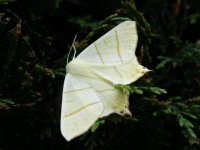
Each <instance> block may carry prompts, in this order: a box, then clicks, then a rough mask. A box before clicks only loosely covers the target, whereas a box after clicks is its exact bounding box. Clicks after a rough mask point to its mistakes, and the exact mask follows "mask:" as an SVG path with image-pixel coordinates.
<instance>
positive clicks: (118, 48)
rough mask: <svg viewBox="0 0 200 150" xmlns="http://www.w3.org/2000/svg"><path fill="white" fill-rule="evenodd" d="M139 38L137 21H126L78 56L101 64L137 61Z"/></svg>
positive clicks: (92, 62) (88, 61)
mask: <svg viewBox="0 0 200 150" xmlns="http://www.w3.org/2000/svg"><path fill="white" fill-rule="evenodd" d="M137 40H138V36H137V30H136V23H135V21H124V22H122V23H121V24H119V25H117V26H116V27H115V28H113V29H112V30H110V31H109V32H107V33H106V34H104V35H103V36H102V37H100V38H99V39H98V40H96V41H95V42H94V43H92V44H91V45H90V46H88V47H87V48H86V49H85V50H84V51H83V52H81V53H80V54H79V55H78V56H77V58H80V59H81V60H83V61H85V62H87V63H90V64H96V65H100V66H110V65H119V64H124V63H127V62H129V61H130V60H134V61H137V58H136V56H135V49H136V45H137Z"/></svg>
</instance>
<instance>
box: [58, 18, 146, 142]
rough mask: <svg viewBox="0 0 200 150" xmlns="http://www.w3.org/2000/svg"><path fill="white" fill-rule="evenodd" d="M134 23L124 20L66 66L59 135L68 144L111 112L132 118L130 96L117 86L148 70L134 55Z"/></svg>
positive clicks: (135, 32)
mask: <svg viewBox="0 0 200 150" xmlns="http://www.w3.org/2000/svg"><path fill="white" fill-rule="evenodd" d="M137 41H138V35H137V30H136V22H135V21H124V22H122V23H120V24H119V25H117V26H116V27H114V28H113V29H111V30H110V31H109V32H107V33H106V34H105V35H103V36H102V37H100V38H99V39H98V40H96V41H95V42H94V43H92V44H91V45H89V46H88V47H87V48H86V49H85V50H83V51H82V52H81V53H80V54H79V55H78V56H77V57H76V58H75V59H73V60H72V61H71V62H69V63H68V64H67V66H66V71H67V75H66V77H65V81H64V87H63V95H62V108H61V132H62V135H63V136H64V137H65V138H66V140H67V141H70V140H72V139H74V138H76V137H77V136H80V135H81V134H83V133H85V132H87V131H88V130H89V129H90V127H91V126H92V125H93V124H94V123H95V122H96V121H97V120H98V119H99V118H102V117H105V116H108V115H110V114H113V113H117V114H119V115H131V112H130V111H129V101H128V98H129V95H128V94H126V93H124V92H123V91H121V90H119V89H116V88H115V85H116V84H122V85H127V84H130V83H132V82H134V81H136V80H137V79H139V78H140V77H141V76H143V75H144V74H145V73H146V72H148V71H149V70H148V69H147V68H145V67H143V66H142V65H140V64H139V62H138V60H137V57H136V55H135V49H136V46H137Z"/></svg>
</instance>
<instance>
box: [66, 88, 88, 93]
mask: <svg viewBox="0 0 200 150" xmlns="http://www.w3.org/2000/svg"><path fill="white" fill-rule="evenodd" d="M87 89H91V87H86V88H82V89H75V90H70V91H65V92H64V94H68V93H73V92H78V91H83V90H87Z"/></svg>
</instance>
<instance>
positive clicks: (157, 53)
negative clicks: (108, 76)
mask: <svg viewBox="0 0 200 150" xmlns="http://www.w3.org/2000/svg"><path fill="white" fill-rule="evenodd" d="M125 20H134V21H136V22H137V31H138V35H139V42H138V46H137V50H136V54H137V56H138V60H139V62H140V63H141V64H142V65H144V66H146V67H147V68H149V69H152V70H153V72H151V73H149V74H147V75H145V76H144V77H142V78H141V79H139V80H138V81H137V82H135V83H134V84H132V85H131V86H130V87H129V86H127V87H124V88H125V89H126V90H128V91H129V92H131V95H130V110H131V112H132V113H133V117H120V116H118V115H111V116H109V117H106V118H103V119H101V120H99V121H98V122H96V123H95V125H94V126H93V129H92V130H90V131H88V132H87V133H85V134H84V135H82V136H80V137H78V138H76V139H74V140H73V141H71V142H67V141H66V140H65V139H64V138H63V137H62V135H61V133H60V124H59V121H60V105H61V99H62V98H61V95H62V86H63V80H64V76H65V65H66V56H67V54H68V50H69V48H70V46H71V44H72V41H73V39H74V36H75V34H77V35H78V37H77V42H76V43H75V45H76V48H77V52H78V53H80V52H81V51H82V50H83V49H84V48H85V47H86V46H88V45H89V44H91V43H92V42H93V41H94V40H96V39H97V38H99V37H100V36H101V35H102V34H104V33H105V32H106V31H108V30H110V29H111V28H113V27H114V26H115V25H117V24H119V23H120V22H122V21H125ZM199 27H200V1H197V0H148V1H147V0H146V1H145V0H135V1H133V0H125V1H122V0H115V1H111V0H110V1H108V0H95V1H94V0H85V1H81V0H48V1H47V0H0V150H12V149H20V150H25V149H30V150H32V149H33V150H35V149H37V150H40V149H41V150H43V149H45V150H57V149H59V150H65V149H70V150H79V149H80V150H83V149H87V150H93V149H95V150H98V149H108V150H112V149H113V150H122V149H135V150H143V149H144V150H146V149H163V150H171V149H173V150H198V149H200V141H199V137H200V119H199V117H200V37H199V34H200V32H199V31H200V28H199ZM71 55H72V54H71ZM71 57H72V56H70V58H71ZM164 89H165V90H166V91H167V94H165V90H164Z"/></svg>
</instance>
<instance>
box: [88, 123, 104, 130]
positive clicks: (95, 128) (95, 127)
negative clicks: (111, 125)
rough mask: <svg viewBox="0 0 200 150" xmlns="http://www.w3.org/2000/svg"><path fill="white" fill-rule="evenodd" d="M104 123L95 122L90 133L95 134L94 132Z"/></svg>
mask: <svg viewBox="0 0 200 150" xmlns="http://www.w3.org/2000/svg"><path fill="white" fill-rule="evenodd" d="M104 123H105V120H98V121H96V122H95V124H94V125H93V126H92V127H91V129H90V130H91V132H95V131H96V130H97V128H98V127H99V126H100V125H102V124H104Z"/></svg>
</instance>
